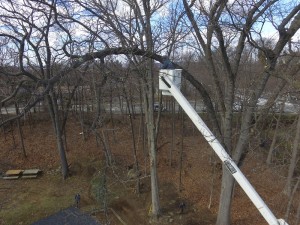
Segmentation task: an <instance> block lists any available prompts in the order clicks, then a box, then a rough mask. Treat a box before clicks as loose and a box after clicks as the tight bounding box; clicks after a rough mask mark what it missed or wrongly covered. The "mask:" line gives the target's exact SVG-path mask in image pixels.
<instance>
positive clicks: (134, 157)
mask: <svg viewBox="0 0 300 225" xmlns="http://www.w3.org/2000/svg"><path fill="white" fill-rule="evenodd" d="M123 92H124V96H125V100H126V105H127V108H128V113H129V119H130V127H131V134H132V145H133V146H132V152H133V159H134V172H135V174H136V192H137V193H138V194H139V193H140V178H139V173H140V171H139V170H140V169H139V162H138V159H137V154H136V144H135V132H134V124H133V117H134V116H133V112H132V108H131V107H130V104H132V101H131V103H130V102H129V99H128V95H127V92H126V90H125V87H124V84H123Z"/></svg>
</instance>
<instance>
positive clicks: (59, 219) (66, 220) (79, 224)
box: [31, 207, 101, 225]
mask: <svg viewBox="0 0 300 225" xmlns="http://www.w3.org/2000/svg"><path fill="white" fill-rule="evenodd" d="M54 224H55V225H101V224H100V223H98V222H97V221H96V220H95V219H93V218H92V217H91V216H89V215H87V214H84V213H82V212H81V211H80V210H79V209H77V208H75V207H71V208H67V209H64V210H61V211H59V212H58V213H56V214H53V215H51V216H48V217H46V218H44V219H41V220H39V221H37V222H35V223H33V224H31V225H54Z"/></svg>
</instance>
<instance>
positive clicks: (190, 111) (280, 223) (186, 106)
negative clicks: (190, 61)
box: [159, 73, 288, 225]
mask: <svg viewBox="0 0 300 225" xmlns="http://www.w3.org/2000/svg"><path fill="white" fill-rule="evenodd" d="M159 78H160V79H161V81H160V82H163V83H164V84H165V86H166V87H167V91H169V93H170V94H171V95H172V96H173V97H174V98H175V99H176V101H177V102H178V103H179V104H180V106H181V107H182V109H183V110H184V111H185V112H186V114H187V115H188V116H189V117H190V119H191V120H192V121H193V123H194V124H195V125H196V127H197V128H198V130H199V131H200V132H201V133H202V135H203V137H204V138H205V139H206V141H207V142H208V143H209V145H210V146H211V147H212V148H213V150H214V151H215V153H216V154H217V155H218V157H219V158H220V159H221V160H222V162H223V163H224V164H225V166H226V167H227V169H228V170H229V172H230V173H231V174H232V176H233V177H234V178H235V180H236V181H237V182H238V183H239V185H240V186H241V188H242V189H243V190H244V191H245V193H246V194H247V195H248V197H249V198H250V200H251V201H252V202H253V204H254V205H255V207H256V208H257V209H258V210H259V212H260V213H261V215H262V216H263V217H264V218H265V220H266V221H267V222H268V224H269V225H288V224H287V223H286V222H285V221H284V220H283V219H277V218H276V217H275V216H274V214H273V213H272V212H271V210H270V209H269V208H268V206H267V205H266V204H265V202H264V201H263V200H262V198H261V197H260V196H259V195H258V193H257V192H256V191H255V189H254V188H253V186H252V185H251V184H250V183H249V181H248V180H247V178H246V177H245V176H244V174H243V173H242V172H241V170H240V169H239V168H238V166H237V165H236V164H235V162H234V161H233V160H232V159H231V157H230V156H229V155H228V153H227V152H226V150H225V149H224V148H223V146H222V145H221V144H220V142H219V141H218V140H217V139H216V137H215V136H214V135H213V133H212V132H211V131H210V129H209V128H208V127H207V126H206V124H205V123H204V121H203V120H202V119H201V118H200V116H199V115H198V113H197V112H196V111H195V109H194V108H193V107H192V106H191V105H190V103H189V102H188V101H187V99H186V98H185V97H184V96H183V95H182V93H181V91H180V90H179V88H177V86H176V85H175V84H174V83H173V82H172V80H171V79H170V78H169V77H168V76H167V75H166V74H164V73H161V74H160V77H159ZM164 90H165V91H166V89H164Z"/></svg>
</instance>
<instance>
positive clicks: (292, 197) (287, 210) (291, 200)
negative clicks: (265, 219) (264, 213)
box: [284, 177, 300, 223]
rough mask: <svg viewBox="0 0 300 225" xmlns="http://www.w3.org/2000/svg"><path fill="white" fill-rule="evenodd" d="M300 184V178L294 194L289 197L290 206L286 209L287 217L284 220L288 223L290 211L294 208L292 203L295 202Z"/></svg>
mask: <svg viewBox="0 0 300 225" xmlns="http://www.w3.org/2000/svg"><path fill="white" fill-rule="evenodd" d="M299 183H300V177H299V178H298V180H297V183H296V184H295V186H294V188H293V192H292V193H291V195H290V196H289V201H288V205H287V207H286V212H285V216H284V219H285V221H286V222H287V223H288V222H289V221H288V220H289V215H290V210H291V206H292V203H293V200H294V196H295V194H296V191H297V189H298V186H299Z"/></svg>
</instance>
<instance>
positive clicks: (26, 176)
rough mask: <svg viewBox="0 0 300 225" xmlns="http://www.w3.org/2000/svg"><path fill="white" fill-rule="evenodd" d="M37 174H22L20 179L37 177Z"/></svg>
mask: <svg viewBox="0 0 300 225" xmlns="http://www.w3.org/2000/svg"><path fill="white" fill-rule="evenodd" d="M37 176H38V175H37V174H35V175H25V176H24V175H23V176H22V177H21V178H22V179H33V178H37Z"/></svg>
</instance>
